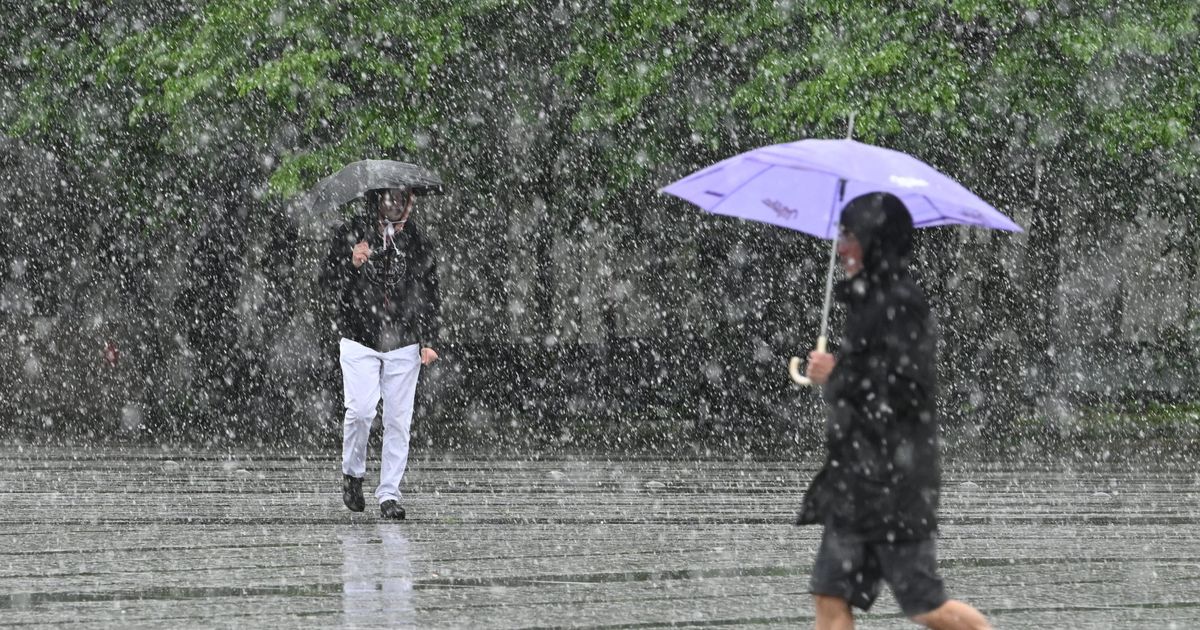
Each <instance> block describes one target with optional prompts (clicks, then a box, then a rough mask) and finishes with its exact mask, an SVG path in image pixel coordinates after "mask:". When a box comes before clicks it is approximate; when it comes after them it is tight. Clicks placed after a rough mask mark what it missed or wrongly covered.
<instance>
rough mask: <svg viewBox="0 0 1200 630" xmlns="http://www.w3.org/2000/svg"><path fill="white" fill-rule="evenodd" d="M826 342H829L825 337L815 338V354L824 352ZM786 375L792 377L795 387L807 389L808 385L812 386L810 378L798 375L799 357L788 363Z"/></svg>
mask: <svg viewBox="0 0 1200 630" xmlns="http://www.w3.org/2000/svg"><path fill="white" fill-rule="evenodd" d="M828 341H829V340H828V339H827V338H826V337H825V335H821V336H820V337H817V352H825V344H826V343H827V342H828ZM788 374H789V375H790V376H791V377H792V380H793V381H795V382H796V384H797V385H800V386H802V387H808V386H809V385H813V384H814V383H813V380H812V379H811V378H808V377H807V376H805V375H803V374H801V373H800V357H792V360H791V361H788Z"/></svg>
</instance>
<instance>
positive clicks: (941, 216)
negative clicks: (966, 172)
mask: <svg viewBox="0 0 1200 630" xmlns="http://www.w3.org/2000/svg"><path fill="white" fill-rule="evenodd" d="M660 192H665V193H668V194H671V195H674V196H676V197H679V198H681V199H685V200H687V201H690V202H692V203H693V204H696V205H697V206H700V207H701V208H703V209H705V210H707V211H709V212H714V213H717V214H725V215H729V216H735V217H741V218H743V219H750V220H753V221H762V222H765V223H772V224H775V225H779V226H782V227H786V228H789V229H793V230H798V231H801V232H804V233H806V234H811V235H813V236H817V237H820V238H826V239H832V238H836V237H837V232H838V217H839V216H840V215H841V210H842V207H843V206H844V205H845V204H846V203H847V202H849V201H850V200H851V199H854V198H855V197H857V196H859V195H862V194H865V193H869V192H889V193H892V194H894V195H896V196H897V197H899V198H900V199H901V200H902V201H904V205H905V206H907V207H908V211H909V212H910V213H911V214H912V217H913V225H914V226H916V227H930V226H935V225H952V224H962V225H976V226H980V227H987V228H993V229H999V230H1009V231H1013V232H1019V231H1021V227H1020V226H1019V225H1017V224H1016V223H1014V222H1013V221H1012V220H1011V219H1009V218H1008V217H1006V216H1004V215H1003V214H1001V213H1000V212H999V211H997V210H996V209H995V208H993V207H992V206H990V205H988V204H987V202H985V201H983V200H982V199H980V198H979V197H977V196H976V195H975V194H974V193H972V192H971V191H969V190H967V189H966V188H965V187H963V186H962V185H961V184H959V183H958V182H956V181H954V180H952V179H950V178H949V177H947V176H945V175H943V174H942V173H940V172H938V171H937V169H935V168H933V167H932V166H929V165H928V164H925V163H924V162H922V161H920V160H918V159H916V158H914V157H912V156H910V155H907V154H905V153H901V152H899V151H893V150H891V149H885V148H883V147H877V146H874V145H870V144H863V143H861V142H857V141H855V140H817V139H813V140H800V141H799V142H789V143H786V144H775V145H771V146H766V147H762V148H758V149H754V150H752V151H747V152H745V153H742V154H739V155H735V156H733V157H731V158H729V159H727V160H724V161H722V162H718V163H717V164H714V165H712V166H710V167H708V168H705V169H702V170H700V171H697V172H696V173H693V174H691V175H688V176H687V177H684V178H683V179H681V180H679V181H677V182H675V183H673V184H670V185H668V186H666V187H664V188H663V189H662V190H661V191H660Z"/></svg>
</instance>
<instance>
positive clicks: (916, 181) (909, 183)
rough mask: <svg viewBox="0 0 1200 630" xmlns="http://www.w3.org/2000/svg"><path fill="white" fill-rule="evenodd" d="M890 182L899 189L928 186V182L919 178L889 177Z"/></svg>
mask: <svg viewBox="0 0 1200 630" xmlns="http://www.w3.org/2000/svg"><path fill="white" fill-rule="evenodd" d="M888 179H889V180H891V182H892V183H893V184H895V185H897V186H900V187H901V188H921V187H924V186H928V185H929V182H927V181H925V180H923V179H921V178H919V177H904V176H902V175H891V176H889V177H888Z"/></svg>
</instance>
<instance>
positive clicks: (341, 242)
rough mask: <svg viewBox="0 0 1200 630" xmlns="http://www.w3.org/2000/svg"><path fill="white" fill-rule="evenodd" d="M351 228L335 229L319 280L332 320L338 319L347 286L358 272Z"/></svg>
mask: <svg viewBox="0 0 1200 630" xmlns="http://www.w3.org/2000/svg"><path fill="white" fill-rule="evenodd" d="M352 241H353V235H352V233H351V230H349V229H346V228H342V229H338V230H335V231H334V234H333V236H331V237H330V239H329V251H328V252H327V253H326V255H325V259H324V260H323V261H322V262H321V268H320V271H319V274H318V280H319V282H320V285H321V289H322V290H323V291H324V292H325V295H326V297H327V301H325V302H324V304H326V305H328V306H329V307H330V308H331V311H332V312H331V313H330V315H331V317H332V321H334V322H336V321H338V317H337V316H336V315H337V312H338V310H339V309H340V306H341V302H342V301H343V300H344V299H345V294H346V288H347V287H348V286H349V285H350V283H351V280H352V279H353V278H354V276H355V275H357V274H358V269H356V268H355V267H354V262H353V260H352V258H351V255H350V254H351V251H352V250H353V248H354V243H353V242H352Z"/></svg>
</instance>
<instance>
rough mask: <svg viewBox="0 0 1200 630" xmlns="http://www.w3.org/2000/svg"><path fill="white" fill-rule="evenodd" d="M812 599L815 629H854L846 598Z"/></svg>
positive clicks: (817, 597) (823, 596)
mask: <svg viewBox="0 0 1200 630" xmlns="http://www.w3.org/2000/svg"><path fill="white" fill-rule="evenodd" d="M813 599H814V600H815V601H816V608H817V626H816V628H817V630H854V615H853V614H852V613H851V612H850V604H849V603H848V602H847V601H846V600H844V599H842V598H840V597H832V596H829V595H813ZM938 610H941V608H939V609H938ZM935 612H936V611H935Z"/></svg>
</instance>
